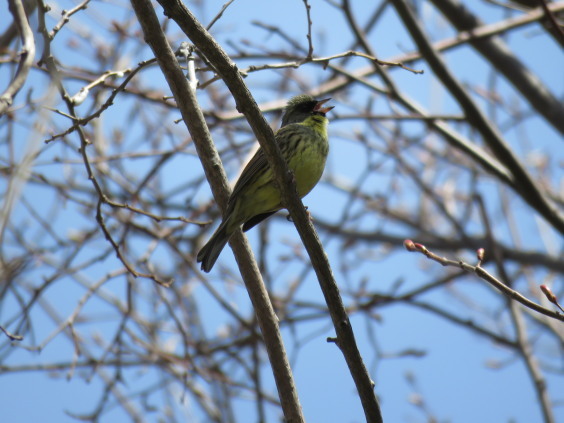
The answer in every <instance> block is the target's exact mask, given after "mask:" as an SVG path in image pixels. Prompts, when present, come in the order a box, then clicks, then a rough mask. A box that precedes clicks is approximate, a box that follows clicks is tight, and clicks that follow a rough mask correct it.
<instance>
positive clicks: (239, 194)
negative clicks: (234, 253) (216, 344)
mask: <svg viewBox="0 0 564 423" xmlns="http://www.w3.org/2000/svg"><path fill="white" fill-rule="evenodd" d="M329 100H331V99H330V98H327V99H325V100H319V101H318V100H315V99H314V98H313V97H311V96H309V95H305V94H302V95H298V96H296V97H293V98H291V99H290V101H288V104H287V105H286V107H285V109H284V115H283V116H282V127H281V128H280V129H279V130H278V131H277V132H276V135H275V139H276V142H277V143H278V145H279V147H280V150H281V152H282V156H283V157H284V159H285V160H286V163H287V164H288V168H289V169H290V170H292V172H293V173H294V178H295V180H296V187H297V189H298V194H299V195H300V198H303V197H304V196H305V195H307V194H308V193H309V192H310V191H311V190H312V189H313V187H314V186H315V185H316V184H317V183H318V182H319V179H321V175H322V174H323V170H324V169H325V161H326V160H327V154H328V153H329V140H328V137H327V124H328V122H329V121H328V120H327V118H326V117H325V114H326V113H327V112H329V111H330V110H331V109H333V107H334V106H330V107H323V106H324V104H325V103H326V102H328V101H329ZM274 179H275V178H274V174H273V172H272V169H271V168H270V166H269V165H268V162H267V160H266V156H265V155H264V152H263V150H262V148H260V149H259V150H258V151H257V152H256V154H255V155H254V156H253V158H252V159H251V160H250V161H249V163H248V164H247V166H245V169H243V172H242V173H241V176H240V177H239V179H238V180H237V182H236V184H235V187H234V188H233V192H232V193H231V196H230V197H229V200H228V202H227V210H226V212H225V215H224V217H223V221H222V222H221V225H219V227H218V228H217V230H216V231H215V233H214V234H213V235H212V237H211V238H210V240H209V241H208V243H207V244H206V245H204V246H203V248H202V249H201V250H200V252H199V253H198V256H197V260H198V263H200V262H201V263H202V270H203V271H204V272H209V271H210V270H211V268H212V267H213V265H214V264H215V262H216V260H217V258H218V257H219V254H220V253H221V251H222V250H223V248H224V247H225V244H227V241H229V238H230V237H231V235H232V234H233V233H234V232H235V231H236V230H237V229H239V228H240V227H241V225H243V231H247V230H249V229H251V228H252V227H253V226H255V225H256V224H258V223H260V222H262V221H263V220H264V219H266V218H267V217H269V216H271V215H272V214H274V213H276V212H277V211H278V210H280V209H281V208H282V202H281V199H280V192H279V191H278V189H277V188H276V185H275V182H274Z"/></svg>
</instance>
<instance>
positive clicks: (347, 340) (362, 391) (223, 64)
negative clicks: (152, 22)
mask: <svg viewBox="0 0 564 423" xmlns="http://www.w3.org/2000/svg"><path fill="white" fill-rule="evenodd" d="M159 3H160V4H161V5H162V6H163V8H164V10H165V15H167V16H168V17H170V18H172V19H173V20H174V21H175V22H176V23H177V24H178V26H179V27H180V28H181V29H182V31H183V32H184V33H185V34H186V35H187V36H188V37H189V38H190V39H191V40H192V42H193V43H194V44H195V45H196V47H197V48H198V49H199V50H200V51H201V52H202V53H203V54H205V56H206V58H207V60H208V61H209V62H210V63H211V64H212V65H213V66H214V68H215V69H216V70H217V72H218V73H219V75H220V76H221V77H222V79H223V80H224V82H225V84H226V85H227V87H228V88H229V90H230V91H231V94H232V95H233V97H234V99H235V102H236V105H237V110H239V111H240V112H241V113H243V114H244V115H245V117H246V118H247V120H248V122H249V124H250V126H251V128H252V130H253V132H254V134H255V136H256V137H257V139H258V141H259V143H260V145H261V147H262V148H263V150H264V152H265V154H266V157H267V159H268V162H269V164H270V166H271V167H272V169H273V171H274V175H275V177H276V181H277V183H278V186H279V188H280V192H281V197H282V203H283V204H284V205H285V206H286V208H287V209H288V211H289V212H290V214H291V216H292V218H293V220H294V223H295V225H296V228H297V230H298V232H299V234H300V237H301V239H302V241H303V243H304V245H305V247H306V250H307V252H308V254H309V256H310V259H311V262H312V265H313V268H314V270H315V272H316V274H317V278H318V280H319V283H320V285H321V289H322V291H323V295H324V296H325V301H326V302H327V305H328V308H329V311H330V314H331V318H332V320H333V325H334V327H335V330H336V333H337V342H336V343H337V345H338V346H339V348H340V349H341V351H342V353H343V355H344V357H345V360H346V362H347V365H348V366H349V370H350V372H351V374H352V377H353V379H354V382H355V384H356V387H357V389H358V392H359V396H360V399H361V402H362V406H363V408H364V413H365V415H366V419H367V421H370V422H376V423H377V422H381V421H382V415H381V412H380V406H379V404H378V401H377V400H376V396H375V395H374V386H373V382H372V381H371V379H370V376H369V374H368V371H367V369H366V366H365V365H364V362H363V360H362V357H361V356H360V352H359V351H358V347H357V345H356V341H355V337H354V333H353V330H352V326H351V324H350V321H349V318H348V315H347V313H346V310H345V308H344V306H343V302H342V299H341V297H340V294H339V289H338V287H337V284H336V282H335V279H334V277H333V273H332V271H331V267H330V265H329V261H328V259H327V255H326V254H325V252H324V250H323V247H322V246H321V243H320V241H319V238H318V236H317V234H316V232H315V229H314V227H313V225H312V223H311V222H310V219H309V218H308V215H307V213H306V210H305V208H304V206H303V204H302V202H301V200H300V199H299V197H298V195H297V192H296V187H295V183H294V182H293V178H292V175H291V173H289V172H288V169H287V166H286V163H285V162H284V159H283V158H282V155H281V154H280V149H279V147H278V145H277V144H276V143H275V142H274V135H273V133H272V129H271V128H270V127H269V126H268V123H267V122H266V120H265V119H264V117H263V116H262V114H261V113H260V109H259V108H258V106H257V104H256V102H255V101H254V99H253V98H252V96H251V94H250V92H249V90H248V89H247V87H246V85H245V84H244V82H243V79H242V77H241V75H240V73H239V71H238V69H237V65H236V64H235V63H233V62H232V61H231V59H230V58H229V56H228V55H227V54H226V53H225V52H224V51H223V49H222V48H221V46H219V45H218V44H217V43H216V41H215V40H214V39H213V38H212V37H211V35H210V34H209V33H208V32H207V31H206V30H205V28H204V27H203V26H202V25H201V24H200V23H199V22H198V20H197V19H196V18H195V17H194V16H193V15H192V13H191V12H190V11H189V10H188V9H187V8H186V6H184V4H183V3H182V2H180V1H178V0H159ZM239 264H240V265H241V263H240V262H239Z"/></svg>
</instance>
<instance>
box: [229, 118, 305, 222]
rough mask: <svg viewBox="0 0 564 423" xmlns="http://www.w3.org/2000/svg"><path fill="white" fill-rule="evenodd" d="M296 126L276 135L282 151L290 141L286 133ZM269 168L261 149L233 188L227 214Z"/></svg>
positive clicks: (284, 129) (281, 129) (279, 131)
mask: <svg viewBox="0 0 564 423" xmlns="http://www.w3.org/2000/svg"><path fill="white" fill-rule="evenodd" d="M295 125H297V124H290V125H287V126H284V127H283V128H280V129H279V130H278V131H277V132H276V134H275V135H274V136H275V140H276V142H277V143H278V145H279V146H280V148H281V149H282V148H283V144H284V143H286V142H288V140H287V139H286V138H288V137H285V136H284V133H285V132H292V130H293V129H294V127H295ZM268 167H269V165H268V161H267V160H266V156H265V155H264V151H263V150H262V147H261V148H259V149H258V151H257V152H256V153H255V155H254V156H253V157H252V159H251V160H249V163H247V166H245V168H244V169H243V172H241V176H239V179H238V180H237V182H236V183H235V186H234V187H233V192H232V193H231V196H230V197H229V202H228V204H227V213H229V211H230V210H231V209H232V208H233V207H235V202H234V201H233V199H235V198H236V197H237V194H238V193H240V192H241V191H243V190H244V189H245V188H246V187H247V186H249V183H250V182H251V181H252V179H253V178H254V176H255V175H257V174H260V173H263V172H264V171H265V170H266V169H267V168H268ZM257 223H258V222H257ZM253 226H254V225H253ZM249 229H250V228H249Z"/></svg>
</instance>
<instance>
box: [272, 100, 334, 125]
mask: <svg viewBox="0 0 564 423" xmlns="http://www.w3.org/2000/svg"><path fill="white" fill-rule="evenodd" d="M329 100H331V99H330V98H326V99H324V100H316V99H314V98H313V97H312V96H310V95H307V94H301V95H297V96H295V97H292V98H291V99H290V100H289V101H288V104H286V107H285V108H284V115H283V116H282V125H281V126H286V125H289V124H290V123H299V122H303V121H304V120H306V119H307V118H308V117H310V116H311V115H315V114H318V115H322V116H325V114H326V113H327V112H328V111H329V110H331V109H332V108H333V107H335V106H329V107H323V105H324V104H325V103H327V102H328V101H329Z"/></svg>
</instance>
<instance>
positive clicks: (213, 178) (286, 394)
mask: <svg viewBox="0 0 564 423" xmlns="http://www.w3.org/2000/svg"><path fill="white" fill-rule="evenodd" d="M131 3H132V5H133V8H134V10H135V13H136V14H137V17H138V19H139V22H140V23H141V26H142V28H143V33H144V35H145V40H146V41H147V44H149V46H150V47H151V49H152V50H153V52H154V54H155V56H156V58H157V61H158V63H159V66H160V67H161V70H162V72H163V74H164V76H165V78H166V80H167V82H168V85H169V86H170V89H171V91H172V93H173V95H174V98H175V100H176V103H177V104H178V107H179V109H180V113H181V115H182V118H183V119H184V122H185V123H186V124H187V126H188V130H189V132H190V135H191V136H192V139H193V140H194V144H195V146H196V149H197V151H198V154H199V156H200V159H201V161H202V164H203V166H204V171H205V173H206V176H207V178H208V180H209V181H210V184H211V187H212V191H213V193H214V196H215V198H216V199H217V200H218V203H219V204H220V205H221V206H222V208H225V206H226V204H227V198H228V196H229V184H228V181H227V177H226V175H225V171H224V170H223V166H222V165H221V160H220V158H219V155H218V153H217V150H216V149H215V148H214V146H213V141H212V139H211V136H210V133H209V131H208V128H207V125H206V122H205V119H204V116H203V113H202V111H201V109H200V108H199V107H198V103H197V99H196V95H195V92H194V91H193V90H192V88H191V87H190V85H189V84H188V81H187V80H186V78H185V77H184V74H183V72H182V70H181V68H180V66H179V64H178V62H177V60H176V57H175V55H174V52H173V51H172V49H171V48H170V45H169V44H168V41H167V39H166V37H165V35H164V33H163V31H162V29H161V27H160V25H159V21H158V19H157V15H156V13H155V11H154V9H153V6H152V5H151V3H150V1H149V0H132V2H131ZM231 245H232V247H233V252H234V254H235V258H236V259H237V262H238V263H239V265H240V269H241V274H242V276H243V280H244V281H245V284H246V286H247V290H248V292H249V296H250V298H251V301H252V303H253V306H254V309H255V312H256V315H257V320H258V322H259V325H260V328H261V332H262V335H263V339H264V343H265V346H266V350H267V352H268V356H269V359H270V363H271V366H272V370H273V373H274V379H275V381H276V386H277V388H278V393H279V396H280V401H281V404H282V409H283V411H284V415H285V418H286V421H288V422H292V423H299V422H303V421H304V418H303V415H302V411H301V406H300V403H299V399H298V395H297V392H296V388H295V384H294V379H293V376H292V372H291V369H290V364H289V362H288V358H287V356H286V352H285V349H284V344H283V342H282V336H281V334H280V330H279V327H278V319H277V317H276V314H275V313H274V309H273V308H272V304H271V303H270V300H269V296H268V292H267V291H266V288H265V286H264V283H263V282H262V279H261V276H260V273H259V271H258V268H257V266H256V262H255V261H254V259H253V257H252V252H251V250H250V246H249V244H248V242H247V241H246V238H245V237H244V236H243V235H242V234H241V233H240V232H239V233H238V234H237V235H236V236H235V237H233V238H232V241H231Z"/></svg>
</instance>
